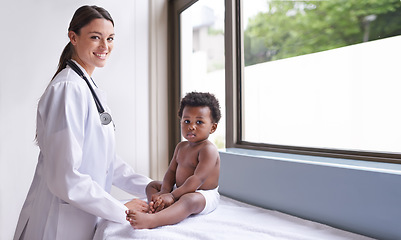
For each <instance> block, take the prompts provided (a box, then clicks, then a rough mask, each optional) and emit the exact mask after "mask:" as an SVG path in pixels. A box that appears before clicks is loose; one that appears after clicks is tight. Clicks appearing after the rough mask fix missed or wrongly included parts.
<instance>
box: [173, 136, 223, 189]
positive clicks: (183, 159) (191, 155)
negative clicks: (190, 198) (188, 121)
mask: <svg viewBox="0 0 401 240" xmlns="http://www.w3.org/2000/svg"><path fill="white" fill-rule="evenodd" d="M209 144H212V143H211V142H209V141H206V142H204V143H202V144H199V145H196V146H191V145H190V144H189V143H185V144H181V146H180V148H179V149H178V152H177V156H176V161H177V164H178V165H177V170H176V185H177V187H180V186H181V185H182V184H184V182H185V181H186V180H187V179H188V178H189V177H191V176H192V175H194V173H195V170H196V168H197V166H198V164H199V154H200V152H201V150H202V149H204V148H205V147H206V146H207V145H209ZM216 151H217V150H216ZM213 161H214V166H213V169H212V170H211V171H210V172H209V173H208V176H207V179H206V180H205V181H204V183H203V184H202V185H201V186H200V187H199V189H202V190H209V189H214V188H216V187H217V186H218V180H219V172H220V158H219V155H218V154H217V157H216V159H213Z"/></svg>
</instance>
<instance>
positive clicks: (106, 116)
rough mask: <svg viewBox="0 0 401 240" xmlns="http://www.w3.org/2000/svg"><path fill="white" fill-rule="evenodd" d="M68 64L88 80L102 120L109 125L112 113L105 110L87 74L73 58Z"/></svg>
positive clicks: (87, 82)
mask: <svg viewBox="0 0 401 240" xmlns="http://www.w3.org/2000/svg"><path fill="white" fill-rule="evenodd" d="M67 65H68V66H70V67H71V69H72V70H74V72H76V73H77V74H78V75H79V76H80V77H81V78H83V79H84V80H85V82H86V84H88V87H89V89H90V91H91V93H92V96H93V99H94V100H95V103H96V107H97V111H98V112H99V115H100V122H101V123H102V124H103V125H108V124H109V123H110V122H111V121H112V119H111V115H110V114H109V113H107V112H105V111H104V108H103V106H102V104H101V103H100V101H99V98H98V97H97V95H96V93H95V90H93V88H92V86H91V84H90V82H89V80H88V78H87V77H86V76H85V74H84V73H83V72H82V70H81V69H80V68H79V67H78V66H77V65H76V64H75V63H74V62H73V61H71V60H67Z"/></svg>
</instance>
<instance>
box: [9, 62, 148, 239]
mask: <svg viewBox="0 0 401 240" xmlns="http://www.w3.org/2000/svg"><path fill="white" fill-rule="evenodd" d="M78 66H79V65H78ZM79 67H80V68H81V69H82V71H83V72H84V73H85V74H86V75H87V73H86V72H85V70H84V69H83V68H82V67H81V66H79ZM87 77H88V79H90V77H89V76H88V75H87ZM89 81H90V80H89ZM91 84H92V86H93V88H94V89H95V91H96V93H97V95H98V97H99V99H100V101H101V103H102V105H103V107H104V108H105V110H106V111H107V112H109V113H110V109H108V108H107V105H106V99H105V96H104V94H103V93H102V91H100V90H99V89H98V88H97V87H96V86H95V85H94V84H93V83H92V82H91ZM37 140H38V145H39V148H40V154H39V158H38V163H37V167H36V171H35V175H34V179H33V181H32V185H31V188H30V190H29V192H28V196H27V198H26V200H25V203H24V205H23V208H22V210H21V214H20V217H19V221H18V225H17V228H16V231H15V235H14V239H15V240H16V239H20V238H21V235H22V233H23V232H24V236H25V239H30V240H42V239H43V240H62V239H68V240H81V239H82V240H86V239H92V238H93V234H94V231H95V227H96V223H97V221H98V217H100V218H104V219H108V220H111V221H115V222H121V223H124V222H125V221H126V220H125V210H126V209H127V208H126V207H125V206H124V205H123V204H122V203H120V202H119V201H118V200H116V199H115V198H113V197H112V196H111V195H110V194H109V192H110V188H111V185H112V184H113V185H115V186H117V187H119V188H121V189H123V190H125V191H127V192H129V193H132V194H135V195H136V196H139V197H144V196H145V187H146V185H147V184H148V183H149V182H150V181H151V180H150V179H149V178H148V177H145V176H142V175H139V174H136V173H135V172H134V171H133V169H132V168H131V167H130V166H129V165H128V164H126V163H125V162H123V161H122V160H121V159H120V158H119V157H118V156H117V155H116V152H115V139H114V127H113V123H110V124H109V125H102V124H101V122H100V118H99V113H98V111H97V108H96V105H95V101H94V99H93V97H92V94H91V92H90V90H89V88H88V86H87V83H86V82H85V81H84V80H83V79H82V78H81V77H79V76H78V74H76V73H75V72H74V71H73V70H72V69H71V68H70V67H66V68H65V69H64V70H62V71H61V72H60V73H59V74H58V75H57V76H56V78H55V79H54V80H53V81H51V82H50V84H49V86H48V87H47V89H46V91H45V92H44V94H43V96H42V97H41V99H40V101H39V105H38V111H37ZM24 229H25V231H24Z"/></svg>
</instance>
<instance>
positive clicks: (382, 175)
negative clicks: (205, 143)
mask: <svg viewBox="0 0 401 240" xmlns="http://www.w3.org/2000/svg"><path fill="white" fill-rule="evenodd" d="M220 158H221V167H220V180H219V185H220V188H219V191H220V193H221V194H223V195H226V196H228V197H232V198H234V199H237V200H240V201H243V202H247V203H250V204H253V205H256V206H260V207H264V208H267V209H272V210H277V211H280V212H284V213H287V214H291V215H294V216H297V217H301V218H304V219H308V220H311V221H316V222H320V223H323V224H326V225H330V226H333V227H336V228H339V229H343V230H346V231H350V232H354V233H358V234H362V235H366V236H369V237H373V238H376V239H398V238H399V237H400V236H401V229H400V228H399V226H398V225H399V223H400V222H401V205H400V202H401V188H400V185H401V165H400V164H394V163H382V162H370V161H360V160H349V159H337V158H328V157H316V156H307V155H295V154H284V153H275V152H264V151H258V150H247V149H238V148H230V149H225V150H221V151H220Z"/></svg>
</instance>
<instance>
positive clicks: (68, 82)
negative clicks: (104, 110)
mask: <svg viewBox="0 0 401 240" xmlns="http://www.w3.org/2000/svg"><path fill="white" fill-rule="evenodd" d="M59 94H61V95H64V96H65V97H67V96H73V95H74V96H75V97H77V96H79V95H83V96H81V97H85V98H87V96H88V95H90V91H89V89H88V86H87V85H86V83H85V81H83V80H82V78H81V77H80V76H79V75H77V74H76V73H75V72H74V71H73V70H72V69H71V68H65V69H63V70H62V71H61V72H59V73H58V74H57V75H56V76H55V77H54V79H53V80H51V81H50V82H49V84H48V86H47V87H46V90H45V91H44V93H43V95H42V96H41V100H40V101H43V100H44V99H48V98H54V97H56V96H55V95H59ZM59 97H61V96H59ZM56 98H58V97H56ZM89 99H90V98H88V100H89Z"/></svg>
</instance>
